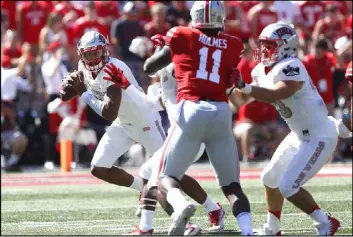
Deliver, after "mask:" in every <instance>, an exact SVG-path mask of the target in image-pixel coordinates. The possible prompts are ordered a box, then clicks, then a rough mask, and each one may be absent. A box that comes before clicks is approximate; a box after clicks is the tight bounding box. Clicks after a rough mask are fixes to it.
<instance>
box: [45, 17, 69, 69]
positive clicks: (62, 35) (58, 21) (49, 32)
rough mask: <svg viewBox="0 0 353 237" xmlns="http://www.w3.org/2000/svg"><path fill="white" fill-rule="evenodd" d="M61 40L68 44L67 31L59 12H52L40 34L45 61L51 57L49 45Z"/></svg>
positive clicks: (62, 42)
mask: <svg viewBox="0 0 353 237" xmlns="http://www.w3.org/2000/svg"><path fill="white" fill-rule="evenodd" d="M54 41H60V42H61V44H63V45H64V46H66V45H67V36H66V32H65V31H64V30H63V24H62V18H61V15H60V14H58V13H53V12H52V13H50V14H49V16H48V19H47V23H46V25H45V26H44V27H43V28H42V30H41V32H40V36H39V50H40V54H41V55H43V62H45V61H47V60H48V59H49V52H48V47H49V45H50V43H52V42H54Z"/></svg>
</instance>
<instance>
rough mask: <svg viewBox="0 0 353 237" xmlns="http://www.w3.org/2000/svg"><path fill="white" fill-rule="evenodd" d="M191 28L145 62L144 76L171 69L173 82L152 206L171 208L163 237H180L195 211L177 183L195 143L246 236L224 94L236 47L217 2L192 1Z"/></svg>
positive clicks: (178, 30)
mask: <svg viewBox="0 0 353 237" xmlns="http://www.w3.org/2000/svg"><path fill="white" fill-rule="evenodd" d="M190 15H191V25H192V27H183V26H178V27H174V28H172V29H171V30H169V32H168V33H167V35H166V36H160V35H159V36H156V37H154V40H155V41H156V42H159V44H161V45H163V44H164V43H165V45H164V47H163V48H162V50H161V51H159V52H158V53H156V54H154V55H153V56H152V57H150V58H149V59H147V60H146V62H145V65H144V70H145V72H146V73H148V74H152V73H155V72H157V71H158V70H159V69H161V68H163V67H165V66H167V65H168V64H169V63H171V62H173V63H174V70H175V77H176V78H177V82H178V89H177V104H176V106H175V108H174V109H173V110H172V117H173V118H174V124H173V126H172V128H171V132H170V133H169V134H168V138H167V140H166V142H165V144H164V147H163V151H162V158H161V162H160V165H159V175H160V180H159V181H158V192H159V194H160V195H159V196H158V201H159V203H160V204H161V206H162V207H163V208H164V209H165V210H167V209H168V205H169V204H170V205H171V206H172V207H173V210H174V212H173V215H172V221H173V223H172V225H171V228H170V230H169V233H168V234H169V235H182V234H183V233H184V231H185V223H186V222H187V221H188V220H189V219H190V218H191V216H193V215H194V213H195V206H194V205H193V204H192V203H191V202H189V201H187V200H186V199H185V198H184V196H183V194H182V191H181V186H180V180H181V178H182V177H183V175H184V173H185V172H186V170H187V169H188V167H189V166H190V165H191V163H192V162H193V160H194V158H195V156H196V154H197V153H198V151H199V149H200V146H201V143H205V146H206V151H207V154H208V157H209V159H210V162H211V164H212V166H213V167H214V170H215V173H216V176H217V180H218V183H219V185H220V186H221V187H222V191H223V193H224V194H225V196H226V197H227V199H228V200H229V202H230V204H231V206H232V212H233V214H234V216H236V218H237V221H238V224H239V226H240V229H241V231H242V234H244V235H248V234H252V233H253V231H252V224H251V215H250V204H249V201H248V198H247V197H246V195H245V194H244V193H243V191H242V188H241V185H240V183H239V159H238V153H237V149H236V145H235V140H234V137H233V134H232V124H231V117H232V112H231V110H230V108H229V106H228V104H227V101H228V98H227V94H226V89H227V88H228V87H231V84H232V83H231V80H230V78H231V77H230V76H231V75H230V73H231V68H233V67H236V66H237V64H238V62H239V60H240V55H241V51H242V50H243V45H242V42H241V41H240V40H239V39H238V38H236V37H232V36H229V35H226V34H224V33H222V32H221V31H222V30H223V27H224V20H225V10H224V6H223V3H222V2H221V1H195V3H194V5H193V6H192V8H191V12H190Z"/></svg>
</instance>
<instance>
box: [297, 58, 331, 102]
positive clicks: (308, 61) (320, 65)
mask: <svg viewBox="0 0 353 237" xmlns="http://www.w3.org/2000/svg"><path fill="white" fill-rule="evenodd" d="M303 63H304V65H305V68H306V70H307V71H308V73H309V75H310V77H311V79H312V81H313V83H314V85H315V86H316V88H317V89H318V92H319V94H320V95H321V97H322V99H323V100H324V101H325V103H326V104H328V103H331V102H333V100H334V97H333V72H334V70H335V68H336V58H335V56H334V54H332V53H329V52H326V53H325V54H324V57H323V58H322V59H316V58H315V56H314V55H313V54H310V55H307V56H305V58H304V61H303Z"/></svg>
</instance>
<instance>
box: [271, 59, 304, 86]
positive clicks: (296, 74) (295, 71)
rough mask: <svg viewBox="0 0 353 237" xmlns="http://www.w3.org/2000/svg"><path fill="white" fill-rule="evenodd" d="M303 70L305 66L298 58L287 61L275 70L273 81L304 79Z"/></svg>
mask: <svg viewBox="0 0 353 237" xmlns="http://www.w3.org/2000/svg"><path fill="white" fill-rule="evenodd" d="M305 71H306V69H305V66H304V65H303V63H302V62H300V61H299V60H293V61H288V62H286V63H284V64H283V65H282V66H281V67H280V68H279V69H278V71H277V72H275V77H277V79H275V81H305V76H304V75H306V73H305Z"/></svg>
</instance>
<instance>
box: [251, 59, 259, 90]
mask: <svg viewBox="0 0 353 237" xmlns="http://www.w3.org/2000/svg"><path fill="white" fill-rule="evenodd" d="M259 67H260V64H258V65H256V66H255V67H254V68H253V70H252V71H251V78H252V82H251V85H254V86H259Z"/></svg>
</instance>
